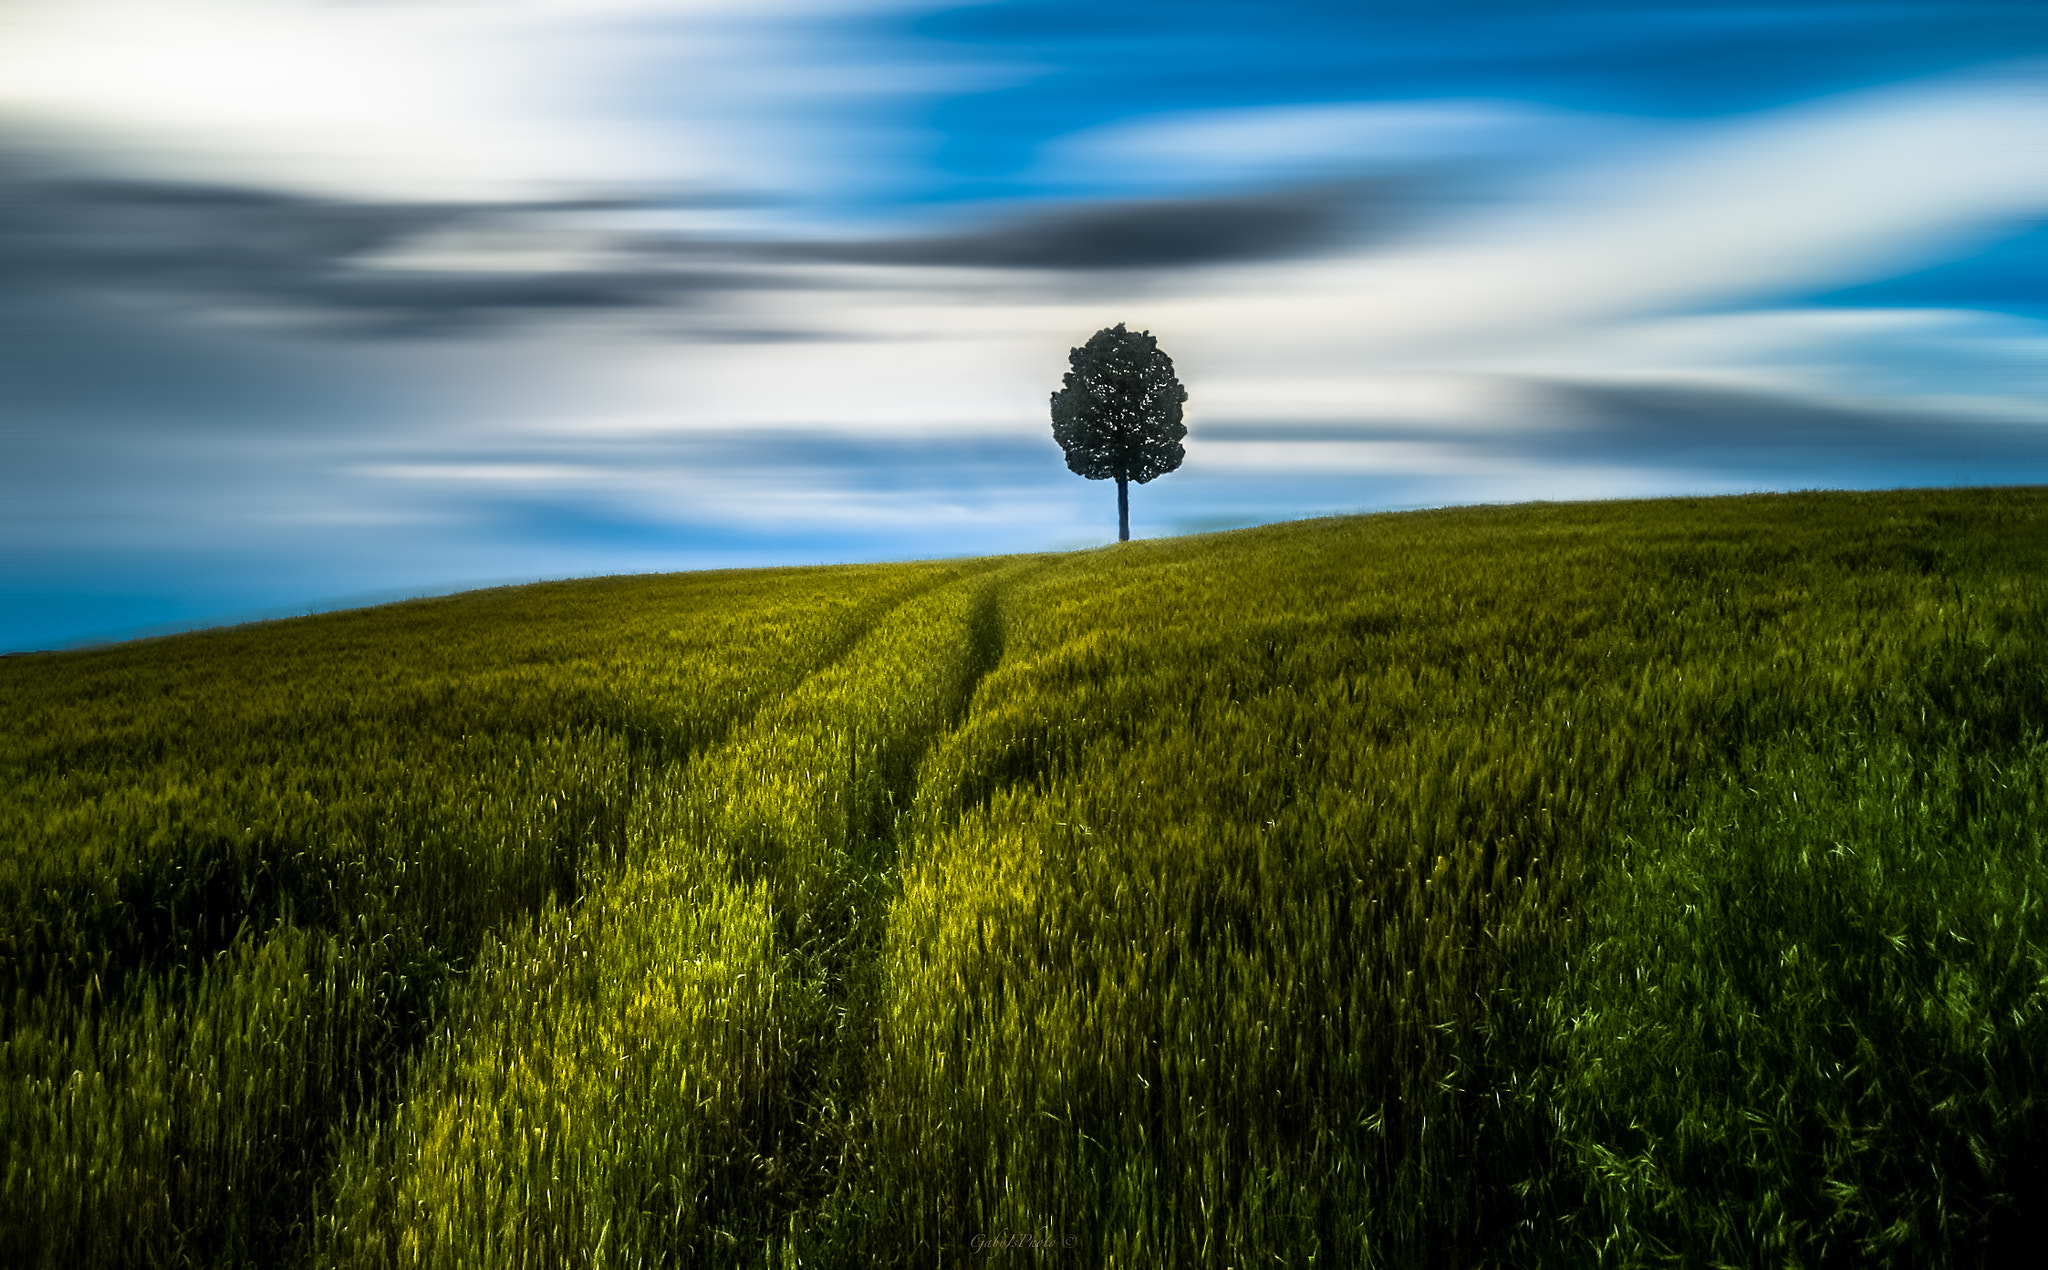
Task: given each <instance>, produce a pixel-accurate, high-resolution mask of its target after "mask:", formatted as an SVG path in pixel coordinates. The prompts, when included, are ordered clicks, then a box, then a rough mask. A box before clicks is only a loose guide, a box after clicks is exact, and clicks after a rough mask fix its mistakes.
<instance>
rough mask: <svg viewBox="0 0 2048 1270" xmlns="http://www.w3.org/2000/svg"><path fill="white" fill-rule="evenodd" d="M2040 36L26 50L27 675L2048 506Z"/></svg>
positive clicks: (1978, 9)
mask: <svg viewBox="0 0 2048 1270" xmlns="http://www.w3.org/2000/svg"><path fill="white" fill-rule="evenodd" d="M2044 125H2048V9H2044V8H2043V7H2042V6H2040V5H2038V4H2020V3H2011V4H1975V5H1973V4H1879V3H1866V2H1856V0H1851V2H1842V3H1809V4H1797V5H1759V4H1732V3H1697V4H1685V3H1678V4H1657V5H1650V4H1627V3H1605V4H1600V3H1594V4H1577V5H1574V4H1568V3H1567V4H1546V5H1525V4H1513V3H1440V4H1432V5H1399V6H1396V5H1387V4H1377V5H1376V4H1348V5H1333V4H1276V3H1261V4H1244V3H1236V4H1228V3H1226V4H1199V3H1174V4H1164V3H1160V4H1150V3H1147V4H1118V3H1107V4H1105V3H1088V4H1083V3H1078V2H1075V3H1068V2H1061V3H994V4H982V5H972V6H953V7H947V6H917V5H910V4H874V5H868V4H861V3H857V2H854V0H845V2H840V0H767V2H765V3H764V2H755V3H745V4H741V3H727V2H725V0H695V2H690V3H673V2H671V0H522V2H507V3H496V4H489V5H484V4H475V3H470V2H468V0H427V2H422V3H410V2H408V0H381V2H379V3H359V2H340V0H0V185H4V186H5V189H4V190H0V278H4V279H5V281H6V285H5V286H4V287H0V441H4V444H5V449H6V454H7V456H8V461H7V462H6V464H5V465H4V467H0V520H4V524H0V535H4V541H5V543H6V546H5V548H4V549H0V650H5V649H24V648H38V647H51V646H60V645H64V644H67V643H73V642H78V641H82V640H91V639H101V638H111V637H119V636H123V635H131V634H135V633H139V632H145V631H151V630H161V629H171V628H177V627H182V626H190V625H196V624H206V623H212V622H220V621H232V620H242V619H246V618H248V617H253V616H261V615H267V614H275V613H286V612H297V611H305V610H307V609H309V608H317V607H325V606H332V605H337V604H344V603H353V602H367V601H371V600H376V599H383V598H390V597H394V596H399V595H407V594H420V593H426V592H432V591H443V590H451V589H459V588H462V587H466V586H473V585H483V584H490V583H497V582H505V581H516V580H524V579H532V578H539V577H562V576H576V575H587V574H602V573H615V572H629V571H646V570H662V569H677V568H715V567H724V566H732V565H749V564H765V563H813V562H825V561H838V560H867V559H898V558H912V557H926V556H937V555H951V554H961V553H982V552H1004V551H1028V550H1039V549H1053V548H1070V547H1080V546H1089V545H1094V544H1099V543H1102V542H1105V541H1108V540H1109V539H1111V538H1112V537H1113V536H1114V533H1115V506H1114V504H1115V500H1114V494H1113V491H1111V490H1109V489H1108V488H1107V487H1106V486H1103V485H1101V484H1099V483H1093V482H1086V481H1082V480H1080V479H1079V478H1076V477H1074V476H1072V475H1070V474H1069V473H1068V472H1067V471H1066V470H1065V468H1064V466H1063V464H1062V463H1061V461H1060V456H1059V452H1058V449H1057V447H1056V446H1055V445H1054V444H1053V442H1052V440H1051V436H1050V427H1049V420H1048V417H1047V414H1046V399H1047V396H1048V394H1049V393H1050V392H1051V391H1052V390H1053V389H1055V388H1057V387H1058V385H1059V377H1060V374H1061V372H1062V371H1063V370H1064V368H1065V353H1066V350H1067V349H1068V348H1069V347H1071V346H1072V345H1075V344H1078V343H1080V342H1081V341H1083V340H1084V339H1086V337H1087V336H1088V335H1089V334H1090V333H1091V332H1092V331H1094V330H1095V329H1097V328H1098V327H1101V326H1106V325H1111V324H1113V323H1115V322H1118V321H1123V322H1127V323H1130V324H1131V325H1132V326H1134V327H1141V328H1148V329H1150V330H1152V331H1153V332H1154V333H1155V334H1156V335H1158V336H1159V338H1160V340H1161V343H1162V346H1163V347H1164V348H1166V350H1167V351H1168V352H1169V353H1170V354H1172V355H1173V356H1174V358H1175V360H1176V363H1177V366H1178V368H1179V371H1180V375H1181V378H1182V380H1183V381H1184V382H1185V383H1186V384H1187V386H1188V388H1189V392H1190V401H1189V404H1188V421H1189V425H1190V429H1191V433H1190V437H1189V442H1188V460H1187V463H1186V465H1185V466H1184V467H1183V468H1182V470H1181V471H1179V472H1176V473H1173V474H1171V475H1169V476H1166V477H1164V478H1162V479H1160V480H1158V481H1156V482H1154V483H1152V484H1150V485H1147V486H1144V487H1142V488H1141V489H1139V490H1136V491H1134V496H1133V500H1132V515H1133V531H1134V533H1135V534H1137V535H1140V536H1146V535H1157V534H1172V533H1185V532H1194V531H1199V530H1204V529H1212V528H1220V527H1225V526H1232V525H1243V524H1253V523H1259V522H1264V521H1271V520H1280V519H1288V518H1293V517H1298V516H1307V515H1317V514H1324V513H1329V512H1344V511H1369V510H1380V509H1387V508H1400V507H1414V506H1431V505H1441V504H1446V503H1469V502H1499V501H1516V500H1524V499H1539V498H1544V499H1567V498H1608V497H1626V496H1637V495H1661V494H1678V493H1716V492H1735V491H1745V490H1755V489H1802V488H1817V487H1827V488H1835V487H1841V488H1875V487H1889V486H1899V485H1927V484H1988V483H2019V482H2026V483H2032V482H2040V481H2043V480H2048V406H2044V401H2048V397H2044V391H2043V390H2044V388H2048V356H2044V354H2048V327H2044V317H2048V314H2044V311H2043V298H2044V295H2048V141H2044V140H2043V139H2044V138H2048V127H2044Z"/></svg>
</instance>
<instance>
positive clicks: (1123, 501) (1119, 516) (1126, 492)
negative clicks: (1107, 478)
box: [1116, 476, 1131, 542]
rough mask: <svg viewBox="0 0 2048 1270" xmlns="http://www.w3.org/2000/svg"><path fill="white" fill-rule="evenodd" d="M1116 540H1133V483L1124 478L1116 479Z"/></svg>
mask: <svg viewBox="0 0 2048 1270" xmlns="http://www.w3.org/2000/svg"><path fill="white" fill-rule="evenodd" d="M1116 540H1117V541H1118V542H1129V541H1130V540H1131V483H1130V481H1129V480H1128V479H1127V478H1125V477H1122V476H1119V477H1117V478H1116Z"/></svg>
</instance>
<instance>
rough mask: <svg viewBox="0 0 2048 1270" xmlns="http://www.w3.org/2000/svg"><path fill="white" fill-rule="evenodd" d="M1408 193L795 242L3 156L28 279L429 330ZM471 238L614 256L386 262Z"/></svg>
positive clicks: (956, 262)
mask: <svg viewBox="0 0 2048 1270" xmlns="http://www.w3.org/2000/svg"><path fill="white" fill-rule="evenodd" d="M1398 201H1399V200H1398V198H1397V197H1396V190H1395V187H1394V186H1393V185H1391V184H1390V183H1388V182H1377V183H1369V184H1361V183H1350V184H1344V185H1324V186H1319V187H1315V188H1311V189H1298V190H1287V191H1280V192H1271V193H1265V194H1256V195H1244V196H1239V197H1229V198H1191V199H1178V200H1172V199H1162V200H1147V201H1140V202H1118V203H1102V204H1093V205H1084V206H1074V205H1070V204H1062V205H1059V206H1053V207H1047V208H1044V209H1039V210H1033V211H1029V212H1024V213H1013V214H1011V215H1009V216H1007V217H1004V218H1001V219H997V220H993V221H989V222H985V223H983V224H980V225H976V226H971V227H970V228H967V229H964V230H954V231H948V232H943V233H934V234H929V235H925V236H921V237H906V238H895V239H888V240H870V241H807V242H788V241H768V240H763V239H735V238H731V237H709V236H688V235H681V234H674V233H661V234H654V233H647V232H644V231H633V230H627V229H623V228H606V227H605V223H604V215H605V214H606V213H615V212H625V211H645V210H649V209H671V210H672V209H674V208H676V207H678V206H679V205H686V204H679V201H677V200H629V199H576V200H559V201H547V202H518V203H496V204H480V203H426V202H406V203H400V202H375V201H369V200H352V199H339V198H326V197H318V196H313V195H307V194H299V193H286V192H281V191H276V190H266V189H258V188H250V187H241V186H232V185H222V184H201V183H193V182H176V181H160V180H143V179H136V178H120V179H111V178H78V177H51V176H47V175H40V174H37V173H34V172H32V171H29V170H28V169H27V167H26V166H25V165H22V164H18V163H17V164H8V163H7V162H6V161H5V156H0V277H5V278H6V279H7V280H8V283H9V285H10V287H11V288H13V289H14V290H16V291H17V292H21V291H37V290H40V291H45V292H47V291H57V292H64V291H77V292H89V293H105V292H115V293H145V294H157V295H172V296H186V297H193V298H195V299H198V300H201V301H204V302H207V303H212V304H217V305H225V306H253V307H256V308H259V309H264V310H271V311H280V312H289V313H297V314H300V315H303V316H306V317H310V318H313V319H315V320H320V321H325V322H327V323H330V324H335V325H339V326H341V327H344V328H347V329H355V330H362V331H371V332H386V333H398V334H420V333H431V332H433V331H435V330H439V329H461V328H465V327H469V326H473V325H476V324H478V323H484V322H491V321H500V320H504V319H508V318H517V317H522V316H525V317H533V316H543V315H550V314H553V315H563V314H574V313H594V312H605V311H618V310H632V309H648V308H655V307H675V306H690V305H693V304H698V303H701V302H702V301H703V299H704V298H705V297H707V296H709V295H712V294H715V293H718V292H738V291H756V290H764V289H787V288H790V287H799V286H805V285H830V286H834V287H839V286H845V285H849V284H848V283H847V282H846V280H844V279H843V278H831V279H827V278H825V277H823V276H822V275H819V276H817V277H815V278H811V277H807V271H806V266H813V267H815V266H821V265H831V264H847V263H854V264H887V265H898V266H905V267H912V268H916V267H958V266H970V267H980V268H991V269H1007V270H1018V271H1066V272H1070V273H1072V272H1083V273H1085V272H1099V271H1106V270H1126V271H1128V270H1145V269H1162V268H1180V267H1187V266H1190V265H1200V264H1207V263H1218V262H1228V261H1238V260H1258V259H1272V258H1276V257H1281V256H1290V255H1302V254H1308V253H1313V252H1316V251H1322V250H1328V249H1332V248H1334V247H1337V246H1339V245H1342V244H1343V243H1346V242H1350V241H1355V240H1356V239H1357V238H1358V237H1359V236H1361V235H1362V234H1366V233H1370V232H1373V231H1375V230H1377V229H1379V228H1381V227H1383V226H1384V225H1385V224H1386V223H1387V222H1388V221H1389V220H1390V219H1391V218H1392V216H1393V214H1394V209H1395V207H1396V205H1397V203H1398ZM691 202H692V203H694V202H696V200H692V201H691ZM464 234H470V235H474V236H478V237H488V236H489V235H493V234H498V235H514V236H518V237H519V239H520V240H521V241H524V242H526V243H527V244H529V246H531V245H536V244H537V245H540V246H542V247H545V246H547V245H548V244H550V243H558V244H560V245H562V246H563V247H565V248H571V249H575V250H578V251H580V252H581V253H582V255H583V258H586V259H598V260H602V261H603V262H604V264H603V266H602V267H582V268H574V267H572V268H563V267H558V266H553V265H549V266H545V267H544V266H542V265H539V264H536V265H534V266H530V267H521V266H520V265H519V263H518V260H517V257H516V255H515V256H513V257H511V258H509V259H508V260H507V262H506V263H505V265H504V266H503V267H493V268H489V269H484V268H459V269H457V268H436V267H432V266H431V265H428V266H424V267H423V266H420V265H416V264H407V265H405V266H402V267H394V266H393V264H392V263H391V260H392V257H393V256H394V255H397V254H399V253H403V252H404V251H405V250H407V249H408V248H413V247H417V246H420V245H422V244H427V243H431V242H433V241H435V240H436V239H437V237H439V238H446V237H449V236H461V235H464ZM593 249H595V250H593ZM536 259H538V257H536Z"/></svg>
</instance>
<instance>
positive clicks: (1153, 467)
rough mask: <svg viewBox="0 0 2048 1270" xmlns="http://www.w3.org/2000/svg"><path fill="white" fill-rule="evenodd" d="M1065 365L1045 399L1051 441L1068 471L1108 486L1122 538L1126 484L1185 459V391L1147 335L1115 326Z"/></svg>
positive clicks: (1127, 512)
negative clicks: (1061, 380)
mask: <svg viewBox="0 0 2048 1270" xmlns="http://www.w3.org/2000/svg"><path fill="white" fill-rule="evenodd" d="M1067 361H1068V362H1069V363H1070V364H1071V365H1072V367H1073V369H1071V370H1069V371H1068V372H1067V374H1066V379H1065V383H1066V387H1064V388H1062V389H1060V390H1059V391H1058V392H1056V393H1054V394H1053V395H1052V435H1053V439H1054V440H1056V441H1058V442H1059V443H1060V448H1061V449H1062V450H1064V451H1066V455H1067V467H1068V468H1069V469H1071V470H1072V471H1073V472H1074V473H1075V474H1077V475H1080V476H1085V477H1087V478H1088V479H1089V480H1091V481H1101V480H1114V481H1115V482H1116V502H1117V536H1118V539H1119V540H1120V541H1129V539H1130V536H1131V508H1130V483H1131V482H1133V481H1135V482H1137V483H1138V484H1140V485H1143V484H1144V483H1145V482H1147V481H1149V480H1151V479H1152V478H1153V477H1155V476H1162V475H1164V474H1166V473H1168V472H1171V471H1173V470H1174V469H1175V468H1177V467H1179V466H1180V463H1181V459H1182V458H1184V457H1185V454H1186V452H1185V451H1184V450H1183V449H1182V448H1181V444H1180V443H1181V439H1182V438H1183V437H1185V436H1187V434H1188V430H1187V426H1186V425H1185V424H1183V423H1182V422H1181V405H1182V404H1183V403H1184V402H1186V401H1187V399H1188V390H1187V389H1185V388H1183V387H1181V383H1180V380H1178V379H1176V378H1174V375H1173V359H1172V358H1171V357H1168V356H1167V355H1166V353H1165V352H1164V351H1163V350H1161V349H1160V347H1159V341H1158V340H1156V339H1154V338H1152V333H1151V332H1150V331H1127V330H1125V329H1124V324H1123V323H1121V322H1119V323H1117V324H1116V325H1115V326H1109V327H1104V328H1103V329H1102V330H1099V331H1097V332H1096V333H1095V334H1094V335H1093V336H1091V337H1089V340H1088V342H1087V343H1086V344H1083V345H1081V347H1079V348H1076V349H1074V350H1072V351H1071V352H1069V353H1068V354H1067Z"/></svg>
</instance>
